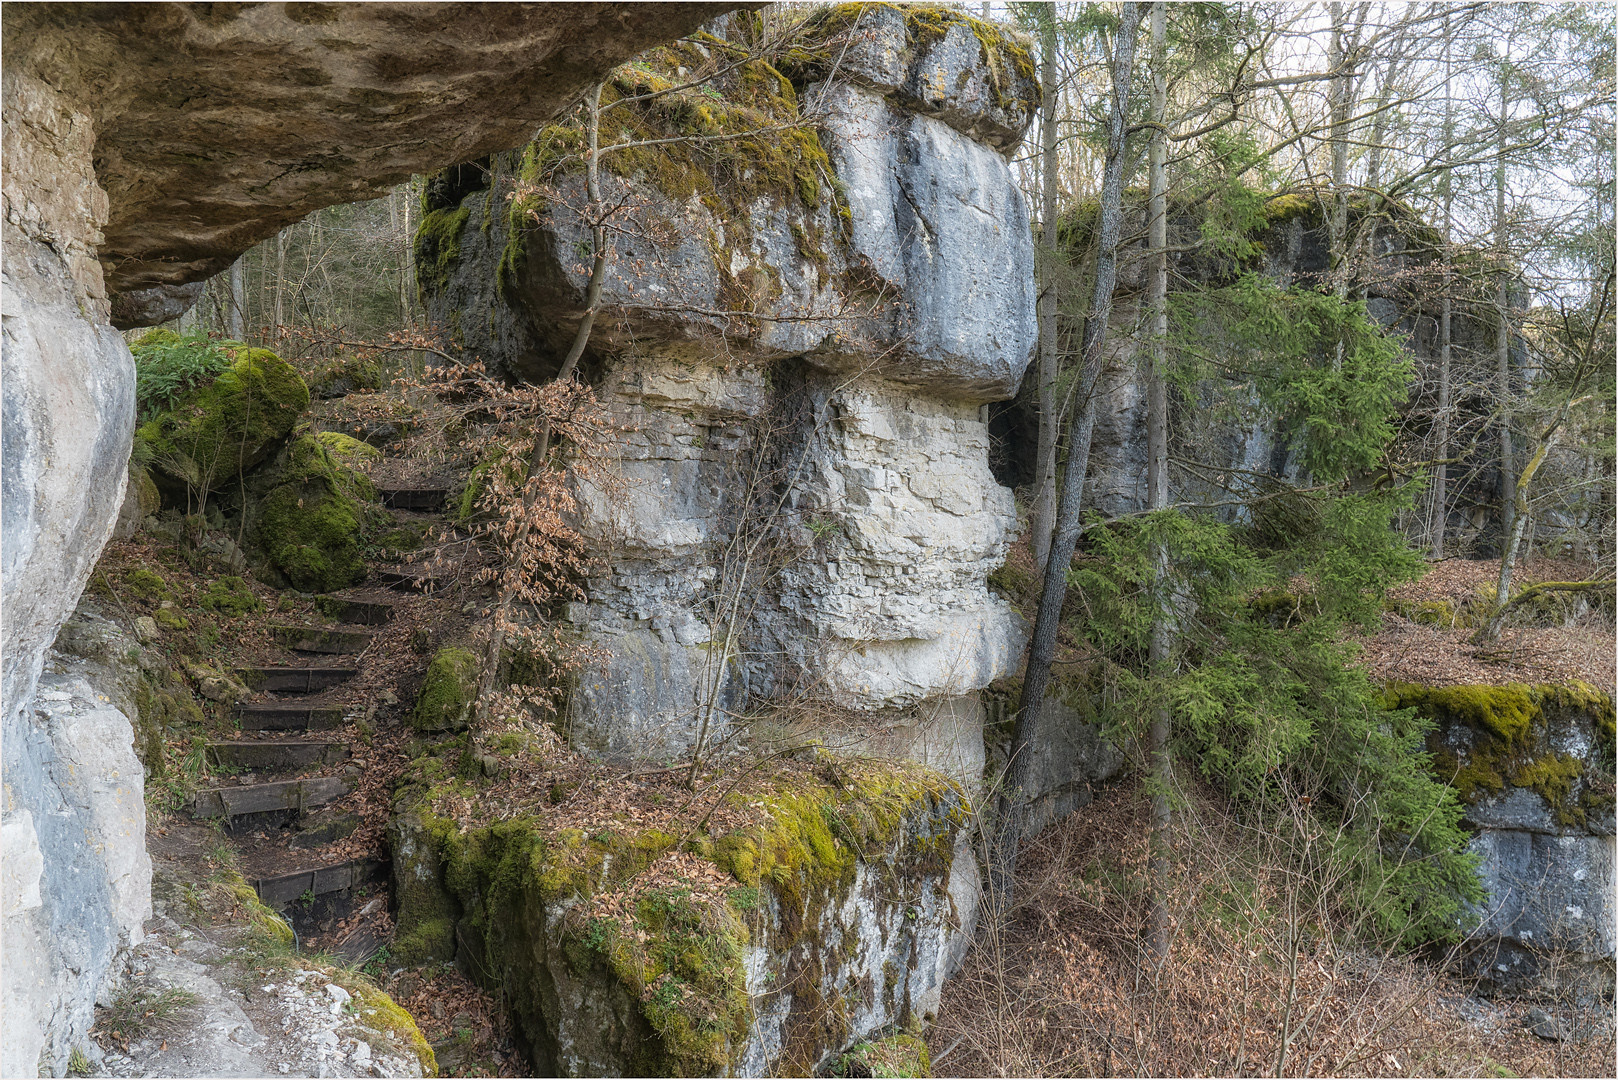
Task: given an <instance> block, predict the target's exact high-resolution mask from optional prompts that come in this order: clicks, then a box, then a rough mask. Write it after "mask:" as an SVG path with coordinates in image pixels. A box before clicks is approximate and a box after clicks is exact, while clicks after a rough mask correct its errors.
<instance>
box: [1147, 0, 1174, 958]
mask: <svg viewBox="0 0 1618 1080" xmlns="http://www.w3.org/2000/svg"><path fill="white" fill-rule="evenodd" d="M1164 8H1165V5H1164V3H1163V0H1154V2H1153V4H1152V119H1153V120H1154V121H1155V122H1156V124H1157V126H1156V127H1155V128H1154V129H1153V131H1152V144H1151V151H1150V165H1149V180H1148V185H1147V188H1148V191H1149V193H1150V200H1151V202H1150V206H1149V208H1148V215H1149V217H1150V219H1151V220H1150V243H1151V246H1152V252H1153V255H1152V264H1151V278H1150V279H1149V281H1148V290H1149V291H1148V293H1147V297H1148V299H1147V304H1148V307H1149V308H1150V311H1151V320H1152V323H1151V325H1152V330H1151V334H1152V348H1151V370H1150V373H1149V375H1148V382H1147V388H1146V505H1147V509H1149V510H1164V509H1167V507H1168V505H1169V483H1168V481H1169V477H1168V456H1169V416H1168V412H1169V399H1168V385H1167V382H1166V380H1165V378H1164V369H1165V368H1166V367H1167V364H1168V337H1169V314H1168V300H1169V256H1168V246H1169V242H1168V176H1167V162H1168V133H1167V131H1166V130H1165V127H1164V125H1166V124H1167V123H1168V75H1167V72H1166V70H1165V69H1166V68H1167V62H1168V54H1167V50H1168V31H1167V14H1166V12H1165V10H1164ZM1172 589H1173V585H1172V582H1171V580H1170V575H1169V559H1168V551H1167V550H1166V549H1165V547H1164V546H1163V545H1162V544H1158V545H1156V547H1155V549H1154V550H1153V552H1152V600H1153V603H1154V605H1155V606H1156V611H1155V612H1154V614H1153V616H1152V636H1151V641H1150V644H1149V648H1148V662H1149V664H1150V666H1151V673H1152V678H1153V679H1154V680H1160V679H1164V678H1166V677H1167V676H1168V675H1169V673H1170V665H1171V663H1172V652H1173V640H1172V639H1173V604H1172ZM1169 720H1170V717H1169V710H1168V705H1167V704H1166V703H1159V704H1157V705H1155V706H1154V707H1153V709H1152V723H1151V727H1150V729H1149V730H1148V732H1147V737H1146V753H1147V757H1148V759H1149V761H1150V763H1151V770H1152V778H1151V797H1152V835H1151V845H1150V846H1151V866H1150V870H1151V881H1152V885H1151V888H1152V896H1151V908H1150V911H1149V912H1148V914H1147V927H1146V944H1147V949H1148V951H1149V952H1150V954H1151V956H1152V958H1153V959H1154V960H1156V961H1158V962H1161V961H1162V960H1163V959H1164V958H1165V957H1166V956H1168V952H1169V910H1168V892H1169V812H1170V806H1169V792H1170V790H1171V789H1172V786H1173V775H1172V773H1171V770H1172V768H1173V763H1172V761H1171V760H1170V757H1169Z"/></svg>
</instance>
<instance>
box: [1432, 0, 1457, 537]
mask: <svg viewBox="0 0 1618 1080" xmlns="http://www.w3.org/2000/svg"><path fill="white" fill-rule="evenodd" d="M1451 77H1452V69H1451V63H1450V25H1449V16H1448V15H1445V16H1444V146H1445V147H1446V148H1447V147H1450V146H1452V145H1454V142H1455V97H1454V94H1453V93H1452V92H1451V91H1452V84H1451ZM1446 152H1447V151H1446ZM1439 183H1440V184H1441V185H1442V198H1443V202H1444V236H1443V241H1442V243H1443V251H1442V252H1440V255H1439V258H1440V260H1441V263H1440V265H1442V267H1443V290H1444V291H1443V295H1442V297H1441V298H1440V299H1439V302H1438V303H1439V308H1438V416H1437V419H1436V423H1437V427H1438V438H1437V440H1436V442H1437V446H1436V456H1437V458H1438V467H1437V468H1436V469H1435V470H1434V472H1433V519H1432V557H1433V559H1434V560H1437V559H1442V558H1443V557H1444V531H1445V528H1446V527H1447V526H1448V524H1449V491H1448V487H1449V464H1448V459H1449V423H1450V417H1449V410H1450V340H1451V329H1450V318H1451V315H1452V313H1453V308H1454V300H1453V298H1452V297H1451V295H1450V294H1451V290H1452V289H1453V287H1454V286H1453V283H1452V282H1451V279H1450V271H1451V262H1452V257H1451V252H1450V230H1451V228H1452V227H1453V225H1454V222H1453V220H1452V214H1453V209H1454V202H1455V198H1454V190H1453V188H1452V186H1451V183H1450V171H1449V170H1448V169H1445V170H1444V173H1443V175H1442V176H1441V177H1440V178H1439Z"/></svg>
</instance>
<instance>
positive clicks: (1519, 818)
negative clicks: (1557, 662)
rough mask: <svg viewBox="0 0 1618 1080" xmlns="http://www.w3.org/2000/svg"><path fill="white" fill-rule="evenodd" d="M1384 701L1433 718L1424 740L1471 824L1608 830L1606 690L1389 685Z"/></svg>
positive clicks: (1609, 717) (1609, 706)
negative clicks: (1426, 738) (1459, 800)
mask: <svg viewBox="0 0 1618 1080" xmlns="http://www.w3.org/2000/svg"><path fill="white" fill-rule="evenodd" d="M1384 700H1385V701H1386V703H1387V704H1388V706H1389V707H1390V708H1413V709H1415V710H1416V712H1417V713H1418V714H1419V715H1422V716H1426V717H1429V718H1431V719H1433V720H1434V721H1436V724H1435V727H1434V729H1433V731H1432V733H1431V734H1430V735H1429V736H1428V741H1427V748H1428V751H1429V752H1430V753H1431V754H1432V768H1433V771H1434V773H1435V775H1437V776H1438V778H1439V779H1441V780H1443V781H1445V782H1446V783H1449V784H1451V785H1453V786H1454V788H1455V790H1456V793H1457V794H1459V795H1460V797H1461V801H1462V802H1464V803H1465V804H1466V805H1467V808H1468V809H1467V819H1468V821H1469V822H1470V823H1471V824H1473V825H1474V826H1476V827H1481V828H1528V829H1532V830H1535V831H1543V832H1563V831H1568V832H1582V831H1585V830H1586V828H1592V829H1594V830H1595V831H1605V832H1611V830H1612V826H1611V822H1612V818H1613V806H1614V790H1613V788H1614V784H1613V744H1614V719H1613V718H1614V709H1613V700H1612V697H1611V696H1610V695H1608V694H1605V693H1603V692H1601V691H1599V690H1597V689H1596V688H1594V687H1592V686H1590V685H1588V684H1586V683H1580V682H1573V683H1567V684H1556V685H1553V684H1542V685H1524V684H1521V683H1511V684H1508V685H1505V686H1419V685H1415V684H1411V683H1391V684H1389V685H1388V687H1387V688H1386V689H1385V691H1384ZM1534 796H1537V798H1535V797H1534ZM1603 823H1604V824H1603Z"/></svg>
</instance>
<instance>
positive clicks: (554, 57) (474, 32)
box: [5, 3, 744, 327]
mask: <svg viewBox="0 0 1618 1080" xmlns="http://www.w3.org/2000/svg"><path fill="white" fill-rule="evenodd" d="M738 6H744V5H738V4H734V3H669V4H611V3H575V4H568V5H550V4H494V3H491V4H458V3H420V4H370V3H359V4H197V5H193V4H178V3H159V4H86V5H68V4H49V3H18V4H7V5H6V19H5V22H6V45H7V47H6V61H7V66H8V67H10V66H13V65H15V66H17V67H18V68H20V69H23V70H26V71H27V72H29V73H30V74H35V75H37V76H38V77H40V78H42V79H43V80H44V81H45V82H46V83H48V84H49V85H50V86H52V87H53V88H54V89H55V90H56V91H58V92H59V93H62V94H63V95H65V96H67V97H69V98H73V99H76V100H77V102H78V103H79V107H81V108H83V109H84V110H85V111H86V112H87V113H88V114H89V116H90V118H91V120H92V122H93V125H94V128H95V151H94V153H95V172H96V179H97V181H98V182H99V184H100V186H101V188H102V189H103V190H104V191H105V192H106V196H107V199H108V203H109V209H108V213H107V219H106V223H105V225H104V226H103V228H102V232H103V234H104V235H103V239H102V242H101V243H100V245H99V249H98V254H99V256H100V259H101V264H102V268H103V272H104V274H105V278H106V286H107V291H108V292H109V293H110V294H112V296H113V297H115V301H114V310H115V319H116V321H117V323H118V324H119V325H120V326H123V327H130V326H140V325H151V324H152V323H153V322H155V321H161V320H162V319H163V318H172V317H173V315H174V313H175V309H176V308H177V307H178V308H182V309H183V307H184V306H187V305H188V304H189V302H190V300H192V299H194V292H191V291H187V290H185V288H184V287H185V286H187V285H188V284H192V283H195V282H198V281H201V280H203V279H204V278H207V277H210V276H212V275H213V274H216V273H218V272H219V271H221V270H223V269H225V268H226V267H228V266H229V265H230V264H231V263H232V262H233V261H234V260H235V259H236V258H237V256H239V255H240V254H241V253H242V252H243V251H245V250H247V249H248V248H250V247H252V246H253V245H254V244H256V243H258V242H259V241H260V240H263V239H265V238H267V237H269V236H273V235H274V234H275V233H276V232H277V231H278V230H279V229H281V228H283V227H285V226H287V225H290V224H292V223H294V222H296V221H298V220H300V219H302V218H303V217H304V216H305V215H307V214H308V213H310V212H311V211H314V210H317V209H320V208H321V207H323V206H329V205H332V204H334V203H342V202H354V201H358V200H361V199H367V198H374V197H377V196H378V195H381V194H383V193H384V192H385V191H386V190H387V188H389V187H391V186H392V185H394V184H397V183H399V182H401V181H403V180H404V179H406V178H408V177H409V176H410V175H411V174H412V173H419V172H428V171H431V170H433V169H436V168H439V167H441V166H443V165H444V164H446V163H453V162H457V161H465V160H470V159H472V158H475V157H478V156H479V155H482V154H487V153H489V152H491V151H496V150H504V149H506V148H508V147H511V146H514V145H517V144H519V143H521V142H522V141H523V140H524V139H525V138H527V137H528V136H530V135H532V133H533V130H534V127H535V125H536V124H539V123H542V122H543V121H545V120H547V119H549V118H550V117H551V116H553V115H555V114H556V113H558V112H560V111H561V110H562V109H564V108H565V107H567V106H568V105H569V104H571V103H572V102H573V101H574V100H576V99H577V98H578V97H579V96H580V95H581V94H583V93H584V91H585V90H586V89H587V88H588V87H589V86H590V85H591V84H592V83H593V82H594V81H595V80H596V79H598V78H599V77H600V75H601V73H602V72H604V71H606V70H609V69H610V68H612V67H613V66H614V65H615V64H618V63H621V62H622V61H624V60H627V59H629V58H630V57H631V56H633V55H635V54H636V53H637V52H640V51H641V50H642V49H645V48H647V47H648V46H651V45H654V44H656V43H657V42H659V41H663V40H667V39H669V38H673V37H678V36H679V35H681V34H684V33H686V32H688V31H690V30H692V29H694V28H695V27H697V26H698V25H700V24H701V23H702V22H704V21H705V20H708V19H711V18H713V17H715V16H716V15H718V14H721V13H722V12H725V11H728V10H732V9H734V8H736V7H738ZM9 93H10V91H9V90H8V94H9ZM119 297H123V298H126V299H124V300H123V301H122V302H118V300H117V299H116V298H119Z"/></svg>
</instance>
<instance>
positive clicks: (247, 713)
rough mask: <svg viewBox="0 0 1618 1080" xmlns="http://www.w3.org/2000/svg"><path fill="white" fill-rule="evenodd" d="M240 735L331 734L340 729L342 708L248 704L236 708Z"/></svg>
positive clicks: (287, 703)
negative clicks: (274, 733)
mask: <svg viewBox="0 0 1618 1080" xmlns="http://www.w3.org/2000/svg"><path fill="white" fill-rule="evenodd" d="M236 722H237V723H238V724H239V725H240V726H241V729H242V730H243V731H330V730H331V729H332V728H335V727H342V726H343V707H342V706H341V705H326V704H320V705H314V704H309V703H308V702H303V701H249V702H244V703H242V704H240V705H238V706H236Z"/></svg>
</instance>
